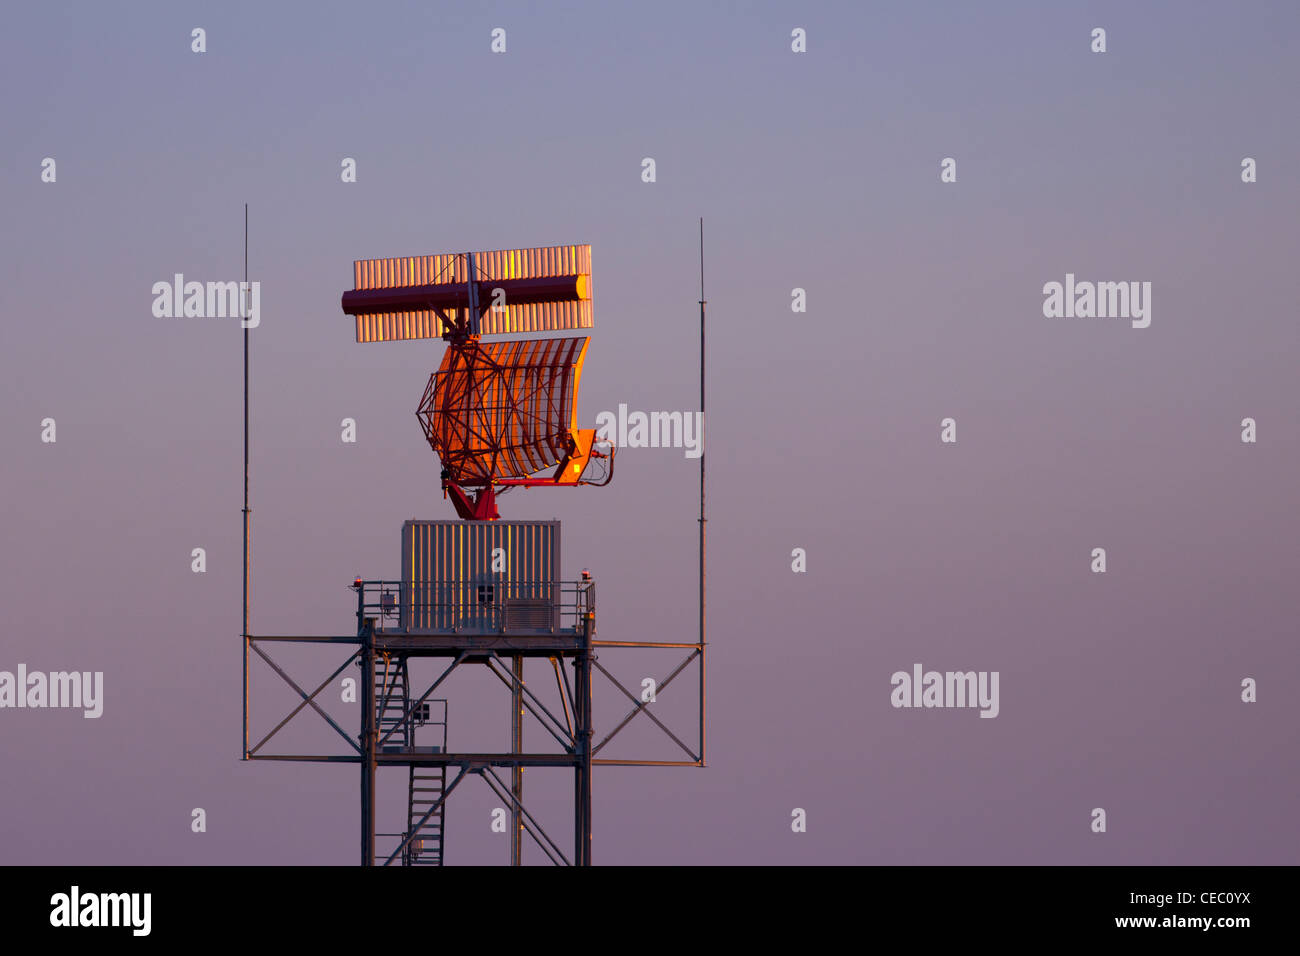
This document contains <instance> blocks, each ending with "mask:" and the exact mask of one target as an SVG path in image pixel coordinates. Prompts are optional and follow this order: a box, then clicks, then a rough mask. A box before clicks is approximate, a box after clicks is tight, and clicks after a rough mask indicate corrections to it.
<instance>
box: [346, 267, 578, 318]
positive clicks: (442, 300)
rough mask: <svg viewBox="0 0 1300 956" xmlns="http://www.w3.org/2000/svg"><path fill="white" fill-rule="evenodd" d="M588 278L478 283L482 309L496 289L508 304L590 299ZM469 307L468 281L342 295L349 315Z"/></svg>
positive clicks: (492, 300) (493, 298)
mask: <svg viewBox="0 0 1300 956" xmlns="http://www.w3.org/2000/svg"><path fill="white" fill-rule="evenodd" d="M590 282H591V279H590V277H589V276H585V275H570V276H544V277H541V278H536V279H489V280H486V281H482V282H479V283H478V301H479V306H480V308H483V309H489V308H491V307H492V305H493V304H494V303H495V302H497V301H499V299H498V296H497V292H496V290H497V289H501V290H503V292H504V293H505V302H506V303H507V304H517V305H524V304H527V303H531V302H572V301H577V300H582V299H589V298H591V292H590ZM466 308H469V283H468V282H439V283H436V284H433V285H413V286H400V287H391V288H387V289H353V290H352V291H351V292H344V293H343V311H344V312H345V313H347V314H348V315H371V314H374V313H383V312H416V311H420V310H423V309H466Z"/></svg>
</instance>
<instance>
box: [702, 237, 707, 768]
mask: <svg viewBox="0 0 1300 956" xmlns="http://www.w3.org/2000/svg"><path fill="white" fill-rule="evenodd" d="M705 301H706V300H705V298H704V217H703V216H701V217H700V766H701V767H703V766H706V765H707V761H706V760H705V753H706V744H705V741H706V739H707V738H706V734H705V720H704V714H705V706H704V705H705V697H704V693H705V690H704V622H705V615H704V582H705V576H704V531H705V525H707V524H708V519H706V518H705V517H704V448H705V443H704V428H705V424H704V305H705Z"/></svg>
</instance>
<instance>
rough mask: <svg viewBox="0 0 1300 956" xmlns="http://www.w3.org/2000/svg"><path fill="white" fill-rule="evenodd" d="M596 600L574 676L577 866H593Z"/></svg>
mask: <svg viewBox="0 0 1300 956" xmlns="http://www.w3.org/2000/svg"><path fill="white" fill-rule="evenodd" d="M593 605H594V602H592V603H591V604H589V605H588V608H587V619H586V621H585V622H584V627H583V641H582V649H581V650H580V651H579V652H578V657H577V658H576V659H575V661H574V664H575V667H574V670H575V671H576V673H575V674H574V677H573V691H574V707H573V710H574V714H573V726H574V731H575V734H574V736H575V738H576V740H577V757H578V765H577V767H576V769H575V771H574V774H575V780H574V794H573V805H574V824H575V825H574V831H575V832H574V852H573V855H574V861H573V862H574V865H575V866H591V742H592V737H593V735H594V731H593V728H592V725H591V720H592V706H591V661H592V654H593V648H592V641H594V640H595V638H596V614H595V611H593V610H592V606H593Z"/></svg>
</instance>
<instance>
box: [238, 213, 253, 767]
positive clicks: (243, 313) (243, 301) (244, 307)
mask: <svg viewBox="0 0 1300 956" xmlns="http://www.w3.org/2000/svg"><path fill="white" fill-rule="evenodd" d="M248 290H249V285H248V203H244V285H243V288H242V289H241V290H240V291H241V293H242V294H241V296H240V304H239V316H240V322H239V324H240V325H242V326H243V327H244V754H243V757H242V759H244V760H247V759H248V624H249V620H248V572H249V543H248V516H249V515H250V514H251V512H250V510H249V508H248V321H247V320H248Z"/></svg>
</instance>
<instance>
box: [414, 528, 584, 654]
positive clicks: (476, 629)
mask: <svg viewBox="0 0 1300 956" xmlns="http://www.w3.org/2000/svg"><path fill="white" fill-rule="evenodd" d="M498 548H500V549H501V550H502V552H503V554H502V555H501V556H500V560H498V561H497V562H495V564H496V566H497V567H498V568H501V569H502V570H495V571H494V570H493V564H494V561H493V552H494V551H495V550H496V549H498ZM559 583H560V523H559V522H558V521H416V520H412V521H407V522H406V523H405V524H403V525H402V596H401V604H402V609H401V610H402V613H401V625H402V628H403V629H404V630H415V631H430V630H432V631H452V630H455V631H459V632H462V633H464V632H470V633H491V632H493V631H495V630H497V629H498V628H499V627H500V626H501V624H502V622H503V621H505V620H506V616H505V615H504V614H503V611H504V610H505V609H507V608H509V606H510V604H511V602H515V601H519V602H528V604H530V605H532V613H533V615H536V613H537V610H536V609H537V607H538V606H539V603H549V604H550V605H551V606H552V607H553V610H552V611H551V612H550V614H549V615H548V619H549V621H550V626H551V627H554V626H557V625H558V613H559ZM516 620H518V619H516ZM530 620H531V621H533V625H534V626H536V623H537V619H536V617H535V616H534V617H531V618H530ZM539 629H542V630H545V629H547V628H545V627H542V628H539Z"/></svg>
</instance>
